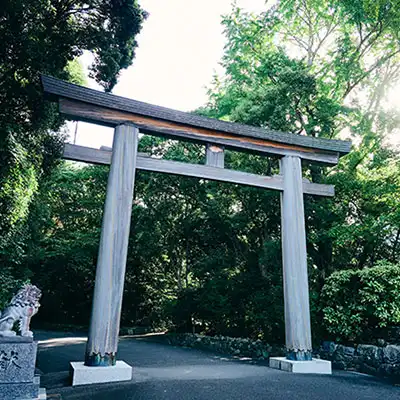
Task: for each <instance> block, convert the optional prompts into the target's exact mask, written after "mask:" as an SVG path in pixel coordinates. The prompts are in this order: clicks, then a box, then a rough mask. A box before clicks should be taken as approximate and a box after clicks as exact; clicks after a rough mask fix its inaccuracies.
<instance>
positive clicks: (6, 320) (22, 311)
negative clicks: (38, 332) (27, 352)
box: [0, 284, 42, 337]
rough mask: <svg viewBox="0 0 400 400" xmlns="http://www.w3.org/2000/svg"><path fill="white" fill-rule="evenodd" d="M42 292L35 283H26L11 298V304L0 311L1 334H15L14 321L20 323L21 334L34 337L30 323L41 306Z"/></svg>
mask: <svg viewBox="0 0 400 400" xmlns="http://www.w3.org/2000/svg"><path fill="white" fill-rule="evenodd" d="M41 296H42V292H41V290H40V289H38V288H37V287H36V286H35V285H30V284H26V285H24V286H22V288H21V289H20V290H19V291H18V293H17V294H16V295H15V296H14V297H13V298H12V299H11V302H10V304H9V305H8V306H7V307H6V309H5V310H4V311H3V312H2V313H0V336H15V335H16V332H14V331H13V330H12V328H13V326H14V323H15V322H18V323H19V331H20V333H21V336H28V337H32V336H33V333H32V332H31V331H30V330H29V324H30V321H31V318H32V316H33V315H35V314H36V313H37V312H38V310H39V307H40V304H39V299H40V297H41Z"/></svg>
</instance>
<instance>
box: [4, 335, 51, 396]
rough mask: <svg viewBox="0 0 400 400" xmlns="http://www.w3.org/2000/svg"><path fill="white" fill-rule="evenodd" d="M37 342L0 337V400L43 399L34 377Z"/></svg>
mask: <svg viewBox="0 0 400 400" xmlns="http://www.w3.org/2000/svg"><path fill="white" fill-rule="evenodd" d="M36 352H37V342H34V341H33V339H32V338H29V337H21V336H15V337H0V400H14V399H15V400H16V399H24V400H28V399H45V398H46V397H45V395H44V397H43V390H41V391H40V390H39V386H40V378H39V376H35V364H36Z"/></svg>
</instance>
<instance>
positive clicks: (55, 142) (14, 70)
mask: <svg viewBox="0 0 400 400" xmlns="http://www.w3.org/2000/svg"><path fill="white" fill-rule="evenodd" d="M145 16H146V14H145V12H144V11H143V10H142V9H141V8H140V7H139V6H138V4H137V1H136V0H89V1H84V2H82V1H72V2H71V1H67V0H61V1H58V0H57V1H56V0H54V1H53V0H52V1H43V0H27V1H25V0H5V1H4V2H2V7H1V10H0V40H1V43H2V46H1V47H0V188H1V190H0V232H1V235H0V236H1V239H0V262H1V264H2V265H3V266H4V269H3V271H4V270H7V269H8V268H11V269H10V270H9V273H8V274H7V276H8V277H10V276H11V275H12V268H13V265H16V264H19V263H21V261H22V259H23V258H24V254H25V253H24V248H25V246H24V243H25V242H26V241H25V237H24V234H25V225H24V223H25V221H26V218H27V216H28V214H29V206H30V204H31V201H32V198H33V197H34V195H35V193H36V191H37V189H38V186H39V183H40V179H41V177H42V176H43V175H44V174H47V173H49V171H50V170H51V169H52V168H53V166H54V164H55V162H56V161H57V159H58V158H59V156H60V149H61V145H62V142H63V133H62V130H61V131H60V129H61V127H62V124H63V120H62V119H61V118H60V116H59V115H58V112H57V110H56V106H55V105H52V104H49V103H48V102H47V101H46V100H45V99H44V98H43V95H42V91H41V88H40V82H39V74H40V73H45V74H49V75H53V76H55V77H58V78H63V79H67V80H73V81H75V82H79V73H78V74H77V73H76V68H75V69H74V66H76V64H75V65H74V64H71V63H72V62H73V61H74V60H75V59H76V57H78V56H79V55H81V54H82V52H83V51H84V50H88V51H92V52H93V53H94V55H95V61H94V63H93V65H92V67H91V74H92V76H93V77H94V78H95V79H96V80H97V82H99V83H100V84H101V85H102V86H103V87H104V88H105V90H107V91H110V90H111V89H112V87H113V86H114V85H115V83H116V79H117V77H118V73H119V71H120V70H121V69H122V68H126V67H128V66H129V65H130V64H131V63H132V59H133V57H134V51H135V47H136V45H137V43H136V41H135V36H136V34H137V33H138V32H139V30H140V28H141V24H142V21H143V19H144V18H145ZM3 271H2V273H5V272H3ZM20 272H21V275H24V274H23V273H22V271H20ZM7 279H8V280H9V278H7Z"/></svg>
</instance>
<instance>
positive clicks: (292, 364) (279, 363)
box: [269, 357, 332, 375]
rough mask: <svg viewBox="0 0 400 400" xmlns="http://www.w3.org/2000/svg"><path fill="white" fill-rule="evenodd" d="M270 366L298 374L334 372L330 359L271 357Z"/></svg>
mask: <svg viewBox="0 0 400 400" xmlns="http://www.w3.org/2000/svg"><path fill="white" fill-rule="evenodd" d="M269 366H270V368H275V369H280V370H282V371H286V372H293V373H297V374H329V375H330V374H332V366H331V362H330V361H326V360H319V359H313V360H310V361H295V360H288V359H287V358H286V357H271V358H270V359H269Z"/></svg>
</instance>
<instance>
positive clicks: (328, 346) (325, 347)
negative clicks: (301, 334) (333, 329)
mask: <svg viewBox="0 0 400 400" xmlns="http://www.w3.org/2000/svg"><path fill="white" fill-rule="evenodd" d="M336 347H337V344H336V343H335V342H327V341H326V342H322V351H324V352H326V353H334V352H335V350H336Z"/></svg>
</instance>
